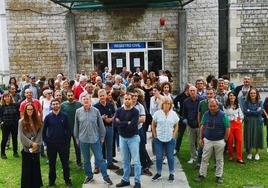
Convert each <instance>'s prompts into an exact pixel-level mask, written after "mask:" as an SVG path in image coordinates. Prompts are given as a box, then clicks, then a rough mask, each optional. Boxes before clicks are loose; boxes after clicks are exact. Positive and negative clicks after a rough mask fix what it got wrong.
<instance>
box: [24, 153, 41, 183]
mask: <svg viewBox="0 0 268 188" xmlns="http://www.w3.org/2000/svg"><path fill="white" fill-rule="evenodd" d="M21 156H22V167H21V188H39V187H42V186H43V182H42V176H41V169H40V154H39V153H27V152H25V151H21Z"/></svg>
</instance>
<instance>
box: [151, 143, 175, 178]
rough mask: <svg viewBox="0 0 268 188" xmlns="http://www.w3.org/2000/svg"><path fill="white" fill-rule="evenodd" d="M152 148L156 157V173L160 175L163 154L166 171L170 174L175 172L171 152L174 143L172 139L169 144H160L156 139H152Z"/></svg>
mask: <svg viewBox="0 0 268 188" xmlns="http://www.w3.org/2000/svg"><path fill="white" fill-rule="evenodd" d="M153 142H154V147H155V155H156V171H157V173H158V174H160V175H161V172H162V164H163V157H164V153H165V154H166V156H167V160H168V169H169V173H170V174H174V172H175V159H174V155H173V151H174V149H175V145H176V141H175V139H174V138H172V139H171V140H170V141H169V142H162V141H160V140H159V139H158V138H154V140H153Z"/></svg>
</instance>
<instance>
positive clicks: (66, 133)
mask: <svg viewBox="0 0 268 188" xmlns="http://www.w3.org/2000/svg"><path fill="white" fill-rule="evenodd" d="M51 108H52V112H51V113H49V114H48V115H47V116H46V118H45V120H44V128H43V139H44V142H45V143H46V144H47V156H48V159H49V186H54V185H55V180H56V160H57V153H58V154H59V156H60V160H61V163H62V167H63V176H64V180H65V184H66V185H67V186H72V182H71V179H70V169H69V146H70V145H69V140H70V129H69V127H68V116H67V115H66V114H65V113H63V112H61V111H60V101H59V100H57V99H53V100H52V101H51Z"/></svg>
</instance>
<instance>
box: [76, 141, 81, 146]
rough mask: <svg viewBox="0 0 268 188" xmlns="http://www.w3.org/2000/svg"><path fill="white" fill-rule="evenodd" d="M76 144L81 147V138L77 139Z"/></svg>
mask: <svg viewBox="0 0 268 188" xmlns="http://www.w3.org/2000/svg"><path fill="white" fill-rule="evenodd" d="M76 144H77V146H78V147H80V140H78V139H76Z"/></svg>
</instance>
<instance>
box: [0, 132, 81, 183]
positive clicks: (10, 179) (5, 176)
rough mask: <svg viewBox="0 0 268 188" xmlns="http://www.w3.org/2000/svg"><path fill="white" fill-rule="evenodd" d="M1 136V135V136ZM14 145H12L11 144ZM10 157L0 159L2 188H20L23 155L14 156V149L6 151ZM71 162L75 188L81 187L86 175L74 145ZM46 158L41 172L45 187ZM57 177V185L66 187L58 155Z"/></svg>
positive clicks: (42, 161) (42, 160)
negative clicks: (78, 162)
mask: <svg viewBox="0 0 268 188" xmlns="http://www.w3.org/2000/svg"><path fill="white" fill-rule="evenodd" d="M0 138H1V136H0ZM11 146H12V145H11ZM19 146H20V145H19ZM6 154H7V157H8V159H7V160H3V159H0V188H19V187H20V177H21V155H20V158H19V159H15V158H14V157H13V151H12V149H11V150H10V149H9V150H7V152H6ZM70 160H71V164H70V169H71V171H70V175H71V179H72V182H73V187H74V188H76V187H77V188H81V187H82V186H81V185H82V183H83V181H84V178H85V175H84V170H83V169H82V170H81V169H78V168H77V166H76V160H75V154H74V149H73V147H72V148H71V159H70ZM46 161H47V159H46V158H41V173H42V179H43V184H44V187H48V186H47V185H48V164H47V163H46ZM56 173H57V179H56V186H55V187H58V188H61V187H66V186H65V183H64V180H63V174H62V168H61V163H60V160H59V157H58V160H57V172H56Z"/></svg>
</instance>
